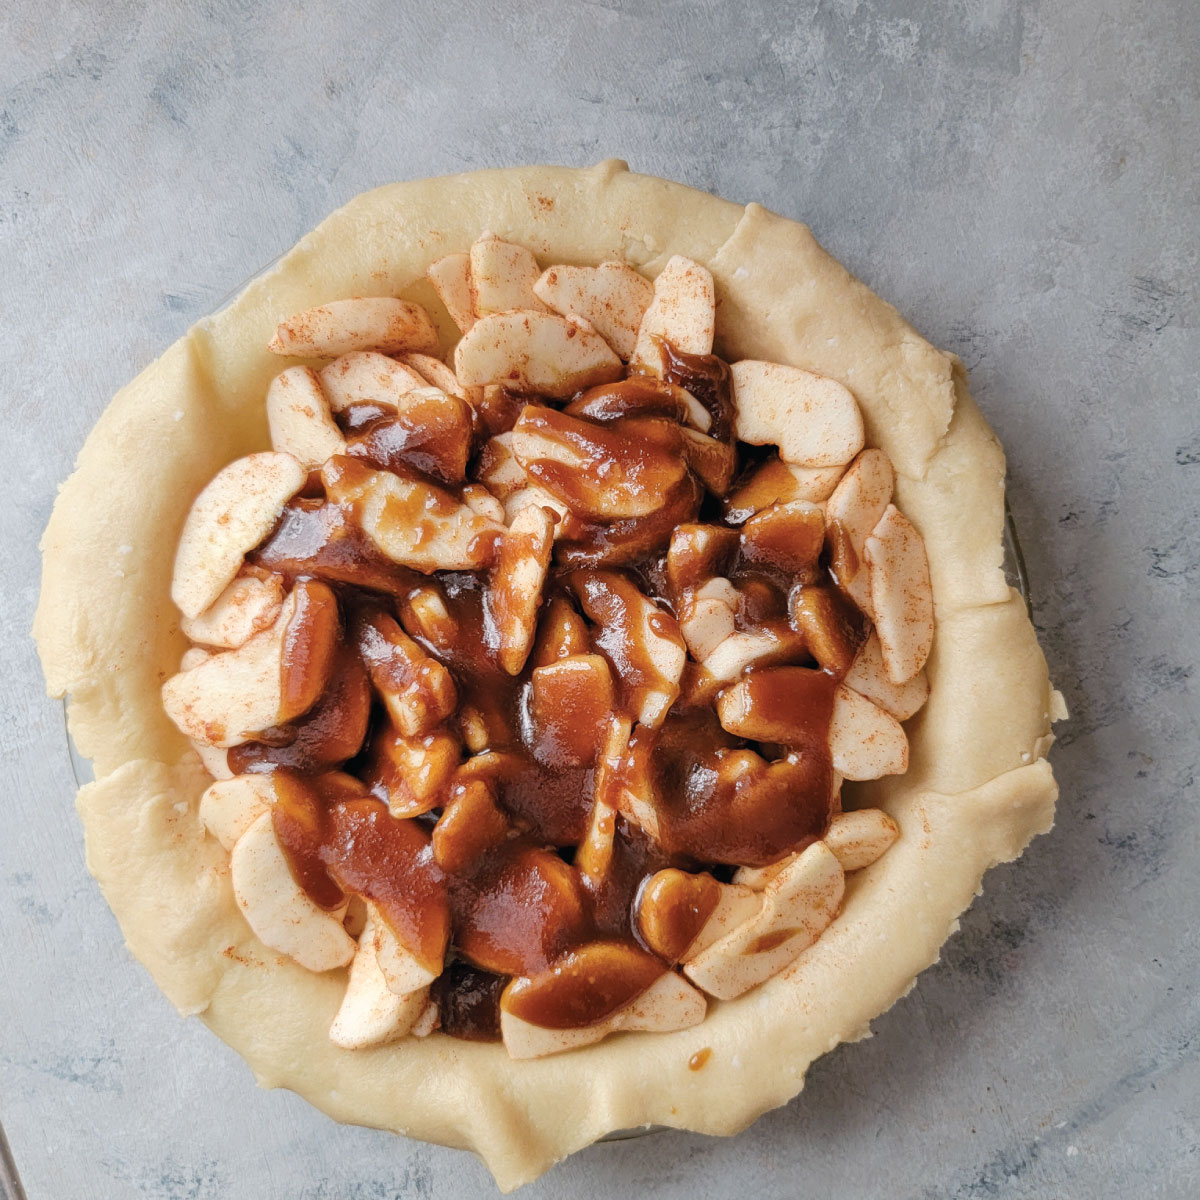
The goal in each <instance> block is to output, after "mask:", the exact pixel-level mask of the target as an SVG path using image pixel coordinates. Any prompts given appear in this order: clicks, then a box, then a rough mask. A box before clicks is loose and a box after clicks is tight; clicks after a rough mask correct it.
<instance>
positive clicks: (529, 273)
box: [471, 233, 547, 318]
mask: <svg viewBox="0 0 1200 1200" xmlns="http://www.w3.org/2000/svg"><path fill="white" fill-rule="evenodd" d="M537 278H538V265H537V259H536V258H534V257H533V254H532V252H531V251H529V250H527V249H526V248H525V247H524V246H518V245H515V244H514V243H512V242H506V241H503V240H502V239H501V238H498V237H497V236H496V235H495V234H494V233H485V234H484V235H483V236H482V237H480V238H477V239H476V240H475V242H474V243H472V245H471V310H472V311H473V312H474V314H475V316H476V318H479V317H486V316H487V315H488V314H489V313H498V312H510V311H512V310H514V309H518V308H519V309H526V310H529V311H532V312H546V311H547V310H546V306H545V305H544V304H543V303H542V302H541V300H539V299H538V297H537V295H536V294H535V293H534V290H533V285H534V284H535V283H536V282H537Z"/></svg>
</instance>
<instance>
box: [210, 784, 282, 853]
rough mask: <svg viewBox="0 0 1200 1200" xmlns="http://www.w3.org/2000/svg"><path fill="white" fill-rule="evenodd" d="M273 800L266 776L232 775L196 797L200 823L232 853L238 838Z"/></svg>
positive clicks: (273, 795) (272, 789)
mask: <svg viewBox="0 0 1200 1200" xmlns="http://www.w3.org/2000/svg"><path fill="white" fill-rule="evenodd" d="M274 801H275V781H274V780H273V779H272V778H271V776H270V774H268V773H263V774H261V775H235V776H233V778H231V779H225V780H219V781H218V782H216V783H214V784H212V785H210V787H209V788H208V790H207V791H206V792H205V793H204V795H203V796H201V797H200V823H201V824H202V825H203V826H204V828H205V829H207V830H208V832H209V833H211V834H212V835H213V837H215V838H216V839H217V841H218V842H220V843H221V845H222V846H224V847H225V849H226V850H232V849H233V847H234V846H235V845H236V844H237V841H238V839H239V838H240V837H241V836H242V834H243V833H245V832H246V830H247V829H249V828H250V826H251V825H253V824H254V822H255V821H256V820H258V818H259V817H260V816H261V815H262V814H263V813H265V812H267V811H268V810H269V809H270V807H271V805H272V804H273V803H274Z"/></svg>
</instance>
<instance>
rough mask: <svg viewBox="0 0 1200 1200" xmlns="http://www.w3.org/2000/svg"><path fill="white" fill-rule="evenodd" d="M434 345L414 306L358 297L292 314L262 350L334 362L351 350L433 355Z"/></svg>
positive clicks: (423, 315) (425, 319)
mask: <svg viewBox="0 0 1200 1200" xmlns="http://www.w3.org/2000/svg"><path fill="white" fill-rule="evenodd" d="M437 345H438V336H437V330H436V329H435V328H434V325H433V321H432V320H430V317H429V314H428V313H427V312H426V311H425V310H424V309H423V308H422V307H421V306H420V305H419V304H413V303H412V302H411V301H409V300H397V299H395V298H394V297H392V296H360V297H355V298H354V299H351V300H334V301H332V302H331V303H329V304H321V305H318V306H317V307H316V308H309V309H306V310H305V311H304V312H300V313H295V314H293V315H292V316H290V317H288V319H287V320H286V321H283V322H282V323H281V324H280V326H279V328H278V329H276V330H275V336H274V337H273V338H272V339H271V340H270V341H269V342H268V343H267V349H268V350H270V351H271V353H272V354H283V355H286V356H288V357H289V358H335V357H336V356H337V355H339V354H348V353H350V351H352V350H378V351H380V352H381V353H383V354H400V353H402V352H403V351H405V350H418V351H420V352H421V353H423V354H432V353H434V352H435V351H436V350H437Z"/></svg>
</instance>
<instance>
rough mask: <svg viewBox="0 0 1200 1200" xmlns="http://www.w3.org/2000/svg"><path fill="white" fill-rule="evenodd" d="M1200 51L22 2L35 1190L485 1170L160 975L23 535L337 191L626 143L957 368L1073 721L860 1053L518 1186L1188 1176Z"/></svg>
mask: <svg viewBox="0 0 1200 1200" xmlns="http://www.w3.org/2000/svg"><path fill="white" fill-rule="evenodd" d="M1198 48H1200V7H1197V6H1196V4H1195V3H1194V2H1193V0H1154V2H1151V0H1058V2H1054V0H983V2H958V3H937V2H934V0H920V2H918V3H913V4H907V5H905V4H899V3H895V4H891V3H883V2H875V3H872V2H869V0H812V2H810V3H804V4H782V3H780V4H773V3H769V2H766V0H744V2H742V3H738V4H720V3H705V4H692V5H688V4H683V3H654V4H641V3H634V2H633V0H614V2H612V3H603V2H599V0H597V2H585V0H558V2H555V3H540V4H534V3H500V2H492V3H453V4H437V5H433V4H423V5H417V4H411V3H401V4H396V3H391V2H387V0H369V2H362V3H356V2H349V3H345V2H343V3H340V4H330V3H325V2H323V0H322V2H318V0H311V2H307V3H303V4H302V3H300V2H299V0H264V2H263V3H258V4H256V3H253V2H251V0H206V2H205V3H197V4H183V3H179V2H175V3H159V4H152V3H146V2H135V0H84V2H81V3H74V4H72V3H65V2H59V3H55V2H54V0H9V3H7V4H5V5H3V6H2V8H0V363H2V365H3V388H2V392H3V406H4V420H3V424H2V427H0V428H2V433H0V436H2V439H3V442H2V444H3V446H4V451H5V461H6V463H7V467H6V474H5V478H6V483H7V489H6V492H7V495H6V500H5V502H4V504H3V505H0V546H3V560H4V564H5V567H4V572H3V595H4V603H3V605H2V606H0V631H2V644H0V689H2V695H3V702H2V705H0V747H2V751H3V761H4V791H3V795H2V797H0V919H2V921H3V934H2V936H0V955H2V960H0V1118H2V1119H3V1122H4V1124H5V1126H6V1127H7V1129H8V1132H9V1136H10V1138H11V1141H12V1145H13V1150H14V1154H15V1157H16V1160H17V1163H18V1164H19V1166H20V1169H21V1171H22V1172H23V1174H24V1176H25V1180H26V1184H27V1187H28V1190H29V1194H30V1196H31V1197H32V1198H37V1200H41V1198H43V1197H46V1198H54V1200H76V1198H84V1197H98V1198H104V1200H112V1198H116V1200H122V1198H124V1197H140V1196H151V1197H163V1198H166V1200H184V1198H197V1200H203V1198H208V1197H222V1198H225V1200H264V1198H275V1197H281V1198H284V1197H286V1198H288V1200H296V1198H304V1200H335V1198H337V1200H343V1198H359V1200H369V1198H384V1197H394V1196H405V1197H408V1196H413V1197H436V1198H439V1200H441V1198H444V1197H458V1196H469V1195H476V1194H478V1195H488V1194H490V1193H491V1190H492V1189H491V1184H490V1180H489V1178H488V1176H487V1175H486V1173H485V1172H484V1170H483V1169H482V1167H480V1166H479V1165H478V1164H477V1163H476V1162H475V1161H474V1160H473V1159H472V1158H470V1157H469V1156H467V1155H464V1154H459V1153H455V1152H451V1151H446V1150H441V1149H437V1148H431V1147H428V1146H422V1145H417V1144H414V1143H410V1142H406V1141H401V1140H397V1139H394V1138H392V1137H390V1136H387V1135H383V1134H379V1133H375V1132H371V1131H365V1130H358V1129H350V1128H339V1127H338V1126H336V1125H334V1124H332V1123H331V1122H329V1121H327V1120H326V1119H325V1118H324V1117H322V1116H320V1115H318V1114H317V1113H316V1112H314V1111H312V1110H310V1109H309V1108H308V1107H306V1106H305V1105H304V1104H303V1103H302V1102H300V1101H299V1100H297V1099H296V1098H295V1097H292V1096H289V1095H287V1094H284V1093H271V1094H267V1093H259V1092H258V1091H257V1090H256V1089H255V1087H254V1085H253V1083H252V1081H251V1078H250V1074H249V1072H248V1071H247V1070H246V1069H245V1068H244V1067H243V1066H242V1064H241V1063H240V1061H239V1060H238V1059H237V1058H236V1057H235V1056H234V1055H233V1054H232V1053H231V1052H229V1051H228V1050H226V1049H225V1048H224V1047H223V1046H222V1045H221V1044H220V1043H219V1042H217V1041H216V1039H215V1038H213V1037H212V1036H211V1035H209V1034H208V1033H207V1032H206V1031H205V1030H204V1029H203V1028H202V1027H201V1026H200V1025H199V1024H198V1023H196V1022H185V1021H183V1020H181V1019H179V1018H178V1017H177V1016H176V1015H175V1014H174V1012H173V1011H172V1010H171V1009H170V1007H169V1005H168V1004H167V1002H166V1001H165V1000H164V999H163V998H162V997H161V996H160V995H159V994H158V993H157V992H156V990H155V989H154V987H153V986H152V985H151V983H150V981H149V979H148V978H147V976H146V975H145V974H144V972H143V971H142V970H141V969H140V968H139V967H138V966H137V965H136V964H134V963H133V962H132V961H131V959H130V958H129V956H128V954H127V953H126V952H125V951H124V949H123V948H122V944H121V939H120V936H119V933H118V930H117V928H116V924H115V922H114V921H113V919H112V917H111V916H110V914H109V913H108V910H107V909H106V908H105V906H104V904H103V902H102V900H101V898H100V896H99V894H98V891H97V889H96V887H95V886H94V885H93V883H92V882H91V880H90V879H89V878H88V876H87V874H86V872H85V870H84V867H83V863H82V852H81V845H80V834H79V829H78V827H77V824H76V821H75V819H74V815H73V812H72V805H71V793H72V781H71V775H70V768H69V764H68V760H67V756H66V753H65V750H64V742H63V729H62V713H61V711H60V709H59V708H58V707H56V706H55V705H53V704H51V703H49V702H47V701H45V700H44V699H43V698H42V695H41V687H40V679H39V674H38V667H37V663H36V660H35V656H34V653H33V649H32V646H31V644H30V642H29V640H28V637H27V630H28V627H29V622H30V619H31V614H32V610H33V605H34V601H35V597H36V591H37V570H38V558H37V552H36V548H35V543H36V540H37V537H38V534H39V532H40V530H41V528H42V526H43V524H44V522H45V520H46V517H47V514H48V512H49V509H50V504H51V500H52V498H53V495H54V489H55V486H56V484H57V483H58V482H59V481H60V480H61V479H62V478H63V477H64V476H65V475H66V474H67V472H68V471H69V469H70V464H71V461H72V458H73V456H74V454H75V452H76V451H77V449H78V447H79V446H80V444H81V443H82V441H83V438H84V436H85V434H86V433H87V431H88V429H89V428H90V426H91V425H92V423H93V422H94V420H95V419H96V416H97V415H98V414H99V412H100V410H101V409H102V408H103V406H104V404H105V402H106V400H107V398H108V397H109V395H110V394H111V393H112V392H113V391H114V390H115V389H116V388H117V387H118V386H119V385H120V384H121V383H123V382H124V381H125V380H126V379H128V378H129V377H130V376H131V375H132V374H134V373H135V372H136V371H137V370H138V369H139V368H140V367H141V366H143V365H144V364H145V363H146V362H147V361H148V360H149V359H150V358H151V357H153V356H154V355H155V354H156V353H157V352H158V351H160V350H162V349H163V348H164V347H166V346H167V345H168V344H169V343H170V342H171V341H172V340H173V339H174V338H175V337H177V336H178V335H179V334H180V333H182V332H183V330H184V329H185V328H186V327H187V326H188V325H189V324H190V323H191V322H192V321H194V320H195V319H196V318H197V317H199V316H201V315H202V314H204V313H205V312H207V311H208V310H209V309H211V308H212V307H213V305H214V304H215V303H216V302H217V301H218V300H219V299H221V298H222V297H223V296H224V295H225V294H226V293H227V292H228V291H230V289H232V288H234V287H235V286H236V285H238V284H239V283H240V282H241V281H242V280H243V279H244V278H245V277H246V276H247V275H248V274H250V273H252V272H253V271H254V269H255V268H257V267H258V266H259V265H261V264H263V263H264V262H266V261H268V260H270V259H271V258H272V257H274V256H275V255H276V254H277V253H278V252H280V251H281V250H283V249H285V248H286V247H288V246H290V245H291V244H292V243H293V242H294V241H295V240H296V239H297V238H298V237H299V236H300V235H301V234H303V233H304V232H305V231H306V230H307V229H309V228H310V227H311V226H312V225H314V224H315V223H316V222H317V221H318V220H319V219H320V218H321V217H323V216H324V215H325V214H326V213H327V212H328V211H330V210H331V209H332V208H334V207H335V206H336V205H338V204H340V203H341V202H342V201H344V200H346V199H347V198H349V197H350V196H352V195H353V194H355V193H356V192H358V191H360V190H361V189H363V188H366V187H369V186H371V185H373V184H377V183H381V182H384V181H387V180H391V179H395V178H417V177H421V176H425V175H429V174H436V173H440V172H445V171H454V170H459V169H464V168H470V167H476V166H485V165H498V164H508V163H520V162H537V161H546V160H550V161H557V162H567V163H574V164H584V163H590V162H592V161H594V160H596V159H598V158H601V157H605V156H608V155H617V156H620V157H624V158H627V159H628V160H629V161H630V162H631V164H632V165H633V166H634V167H635V168H636V169H640V170H643V171H648V172H653V173H657V174H661V175H665V176H668V177H672V178H676V179H681V180H683V181H685V182H687V183H690V184H693V185H695V186H698V187H702V188H708V189H711V190H713V191H716V192H719V193H721V194H723V195H725V196H728V197H731V198H734V199H738V200H750V199H756V200H760V201H762V202H764V203H766V204H767V205H768V206H770V207H772V208H774V209H776V210H778V211H779V212H782V213H785V214H787V215H788V216H793V217H799V218H802V219H804V220H806V221H808V222H809V223H810V224H811V225H812V226H813V227H814V229H815V231H816V233H817V235H818V236H819V237H820V238H821V240H822V241H823V242H824V243H825V244H826V245H827V246H828V247H829V248H830V249H831V250H832V251H833V252H834V253H835V254H837V255H838V256H839V257H841V258H842V260H843V261H845V262H846V263H847V264H848V266H849V267H850V268H851V269H852V270H854V271H855V272H856V273H858V274H859V275H861V276H862V277H863V278H864V279H866V280H867V281H868V282H869V283H870V284H871V285H872V286H873V287H874V288H876V289H877V290H878V291H880V292H881V293H882V294H883V295H885V296H887V297H888V298H889V299H891V300H893V301H894V302H895V303H896V304H898V305H899V306H900V308H901V309H902V310H903V311H904V312H905V313H906V314H907V315H908V316H909V317H910V318H911V319H912V320H913V322H914V323H915V324H916V325H917V326H918V327H919V328H921V329H922V330H923V331H924V332H925V333H926V334H927V335H928V336H930V337H931V338H932V339H933V340H934V341H936V342H938V343H940V344H942V345H945V346H948V347H950V348H952V349H954V350H956V351H957V352H958V353H959V354H961V355H962V356H963V357H964V359H965V360H966V362H967V364H968V366H969V368H970V370H971V379H972V384H973V387H974V390H975V394H976V395H977V397H978V398H979V401H980V403H981V404H982V407H983V409H984V411H985V412H986V413H987V415H988V417H989V418H990V419H991V421H992V422H993V424H994V425H995V427H996V428H997V430H998V431H999V433H1000V434H1001V436H1002V437H1003V439H1004V441H1005V443H1006V445H1007V447H1008V449H1009V452H1010V470H1011V498H1012V504H1013V508H1014V511H1015V514H1016V517H1017V521H1018V524H1019V526H1020V528H1021V530H1022V532H1023V535H1024V542H1025V549H1026V553H1027V555H1028V558H1029V566H1030V571H1031V574H1032V578H1033V582H1034V589H1035V599H1036V618H1037V622H1038V625H1039V627H1040V629H1041V631H1042V633H1043V636H1044V642H1045V646H1046V649H1047V653H1048V655H1049V658H1050V661H1051V663H1052V666H1053V670H1054V674H1055V677H1056V679H1057V681H1058V682H1059V684H1060V685H1061V687H1062V688H1063V690H1064V692H1065V693H1066V696H1067V699H1068V702H1069V703H1070V706H1071V709H1072V712H1073V719H1072V721H1071V723H1070V724H1069V725H1068V726H1066V727H1065V728H1064V729H1063V730H1062V737H1061V741H1060V744H1059V747H1058V749H1057V751H1056V754H1055V762H1056V766H1057V770H1058V772H1059V775H1060V778H1061V780H1062V785H1063V799H1062V804H1061V810H1060V817H1059V822H1058V827H1057V828H1056V830H1055V831H1054V833H1053V834H1052V835H1051V836H1049V837H1046V838H1043V839H1041V840H1040V841H1038V842H1037V843H1036V844H1035V845H1034V847H1033V848H1032V850H1031V851H1030V852H1029V854H1028V855H1027V856H1026V857H1025V858H1024V859H1023V860H1022V861H1020V862H1019V863H1017V864H1015V865H1013V866H1010V867H1006V868H1002V869H1000V870H998V871H996V872H994V873H993V874H992V875H991V876H989V879H988V884H987V890H986V893H985V895H984V896H983V898H982V899H981V900H980V901H979V902H978V903H977V904H976V905H975V907H974V908H973V909H972V910H971V912H970V913H969V915H968V916H967V918H966V920H965V921H964V924H963V929H962V931H961V933H959V934H958V936H957V937H955V938H954V939H953V940H952V941H951V942H950V943H949V945H948V946H947V948H946V952H945V957H944V960H943V962H942V963H941V964H940V965H939V966H937V967H936V968H934V969H933V970H931V971H929V972H928V973H927V974H926V975H925V976H924V977H923V978H922V980H921V982H920V986H919V987H918V988H917V990H916V991H915V992H914V993H913V994H912V995H911V996H910V997H909V998H908V999H907V1000H905V1001H904V1002H902V1003H901V1004H899V1005H897V1007H896V1008H895V1009H894V1010H893V1011H891V1012H890V1013H888V1014H887V1015H886V1016H885V1017H883V1018H881V1019H880V1020H879V1021H878V1022H877V1023H876V1026H875V1031H876V1036H875V1038H874V1039H872V1040H871V1041H870V1042H867V1043H865V1044H861V1045H858V1046H853V1047H843V1048H842V1049H840V1050H838V1051H836V1052H835V1053H833V1054H832V1055H830V1056H828V1057H827V1058H826V1059H825V1060H823V1061H822V1062H821V1063H819V1064H818V1066H817V1067H816V1068H815V1069H814V1070H813V1072H812V1074H811V1077H810V1082H809V1086H808V1089H807V1091H806V1092H805V1093H804V1095H803V1096H802V1097H801V1098H800V1099H799V1100H798V1101H797V1102H795V1103H793V1104H791V1105H790V1106H788V1107H787V1108H785V1109H783V1110H780V1111H778V1112H775V1113H773V1114H771V1115H770V1116H768V1117H766V1118H764V1119H763V1120H761V1121H760V1122H759V1123H758V1124H757V1125H756V1126H755V1127H754V1128H752V1129H751V1130H750V1131H749V1132H748V1133H746V1134H744V1135H743V1136H741V1137H739V1138H737V1139H734V1140H728V1141H720V1140H709V1139H704V1138H700V1137H695V1136H688V1135H663V1136H658V1137H653V1138H649V1139H643V1140H641V1141H638V1142H631V1143H625V1144H622V1145H616V1146H612V1145H609V1146H598V1147H595V1148H593V1149H591V1150H589V1151H587V1152H585V1153H583V1154H580V1155H578V1156H577V1157H576V1158H574V1159H572V1160H571V1161H569V1162H567V1163H566V1164H565V1165H561V1166H559V1167H558V1168H556V1169H555V1170H554V1171H552V1172H551V1173H550V1174H549V1175H548V1176H546V1177H545V1178H544V1179H543V1180H542V1181H541V1182H540V1183H538V1184H537V1185H535V1186H533V1187H530V1188H529V1189H528V1192H527V1193H526V1194H527V1195H528V1196H529V1197H531V1198H532V1197H550V1196H560V1195H562V1196H566V1195H570V1196H587V1197H596V1198H600V1197H617V1196H625V1195H632V1194H642V1195H651V1196H655V1197H664V1198H666V1197H693V1196H743V1195H745V1196H750V1195H753V1196H761V1197H794V1196H805V1197H856V1198H858V1197H864V1198H875V1197H880V1198H882V1197H888V1198H889V1200H898V1198H917V1197H955V1198H958V1200H968V1198H975V1197H1004V1198H1006V1200H1010V1198H1011V1200H1015V1198H1017V1197H1022V1198H1024V1197H1039V1198H1044V1197H1088V1198H1093V1197H1107V1196H1122V1197H1129V1196H1134V1197H1193V1196H1195V1195H1197V1194H1200V1130H1198V1124H1200V1065H1198V1062H1197V1055H1198V1054H1200V988H1198V987H1197V985H1198V983H1200V972H1198V964H1200V948H1198V945H1197V926H1198V924H1200V922H1198V917H1200V901H1198V899H1197V896H1198V894H1200V893H1198V889H1197V886H1196V874H1195V871H1196V868H1195V864H1196V862H1197V861H1198V859H1200V838H1198V831H1200V821H1198V820H1197V813H1196V803H1197V793H1196V784H1195V774H1196V770H1197V720H1196V718H1197V702H1196V688H1197V676H1196V674H1195V672H1196V666H1197V640H1198V639H1197V633H1196V604H1195V601H1194V599H1193V595H1194V589H1195V588H1196V586H1197V584H1198V583H1200V535H1198V534H1197V521H1198V518H1200V486H1198V485H1200V405H1198V403H1197V387H1196V376H1197V367H1198V366H1200V354H1198V345H1197V335H1196V323H1197V292H1196V279H1197V271H1196V267H1197V263H1196V254H1197V246H1198V245H1200V201H1198V192H1197V148H1198V139H1197V126H1198V123H1200V122H1198V113H1200V106H1198V95H1197V92H1198V86H1200V85H1198V81H1200V71H1198V69H1197V50H1198ZM146 453H148V454H153V453H154V448H153V446H147V447H146ZM113 484H114V486H120V481H119V480H114V481H113Z"/></svg>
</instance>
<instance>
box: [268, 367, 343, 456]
mask: <svg viewBox="0 0 1200 1200" xmlns="http://www.w3.org/2000/svg"><path fill="white" fill-rule="evenodd" d="M267 424H268V426H269V428H270V430H271V445H272V446H273V447H274V448H275V449H276V450H278V451H279V452H280V453H281V454H290V455H291V456H292V457H293V458H294V459H296V461H297V462H299V463H300V465H301V466H303V467H304V468H306V469H307V470H309V471H311V470H314V469H315V468H317V467H319V466H320V465H321V464H322V463H323V462H324V461H325V460H326V459H327V458H330V457H331V456H332V455H334V454H342V453H343V452H344V451H345V449H346V439H345V438H344V437H343V436H342V431H341V430H340V429H339V428H338V427H337V425H336V424H335V423H334V420H333V413H332V410H331V408H330V406H329V399H328V397H326V395H325V389H324V388H322V386H321V380H320V378H319V376H318V375H317V373H316V371H314V370H313V369H312V368H311V367H288V369H287V370H286V371H284V372H283V373H282V374H280V375H276V376H275V378H274V379H273V380H272V381H271V386H270V387H269V388H267Z"/></svg>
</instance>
